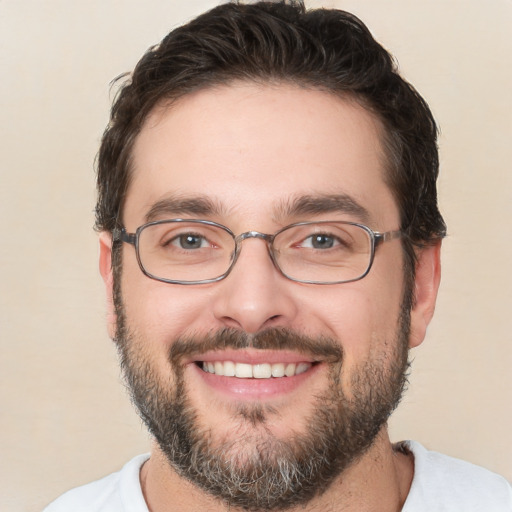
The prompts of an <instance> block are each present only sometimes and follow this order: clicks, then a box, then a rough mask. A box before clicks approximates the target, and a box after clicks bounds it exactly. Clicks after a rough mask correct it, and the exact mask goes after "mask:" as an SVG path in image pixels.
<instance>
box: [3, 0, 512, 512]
mask: <svg viewBox="0 0 512 512" xmlns="http://www.w3.org/2000/svg"><path fill="white" fill-rule="evenodd" d="M217 3H218V2H215V1H211V0H202V1H195V0H191V1H187V2H185V1H172V0H144V1H143V0H124V1H120V0H87V1H86V0H77V1H73V2H69V1H67V0H1V1H0V73H1V74H0V77H1V79H0V119H1V122H0V130H1V131H0V162H1V166H0V173H1V179H0V219H1V220H2V231H1V241H0V347H1V355H0V400H1V402H0V403H1V412H0V414H1V416H0V443H1V447H0V454H1V455H0V482H1V483H0V486H1V491H0V509H1V510H2V511H8V512H32V511H38V510H41V508H42V507H43V506H44V505H45V504H46V503H48V502H49V501H51V500H52V499H53V498H55V497H56V496H57V495H58V494H60V493H62V492H63V491H65V490H67V489H68V488H70V487H72V486H76V485H79V484H82V483H85V482H88V481H90V480H93V479H96V478H99V477H101V476H103V475H105V474H107V473H109V472H111V471H114V470H117V469H118V468H119V467H120V466H122V464H123V463H124V462H125V461H127V460H128V459H129V458H130V457H132V456H133V455H135V454H137V453H140V452H144V451H147V449H148V438H147V434H146V433H145V430H144V428H143V427H142V426H141V422H140V420H139V419H138V417H137V416H136V414H135V412H133V410H132V407H131V405H130V403H129V399H128V397H127V393H126V391H125V389H124V386H123V384H122V379H121V378H120V372H119V370H118V366H117V357H116V353H115V349H114V347H113V344H112V343H111V342H110V340H109V339H108V336H107V333H106V328H105V308H104V294H103V287H102V283H101V280H100V277H99V274H98V271H97V256H98V249H97V235H96V234H95V233H94V232H93V229H92V225H93V208H94V202H95V190H94V172H93V163H94V158H95V154H96V151H97V148H98V144H99V140H100V137H101V133H102V131H103V128H104V126H105V124H106V122H107V115H108V109H109V105H110V102H111V99H112V95H113V92H110V90H109V82H110V81H111V80H112V79H113V78H114V77H115V76H117V75H119V74H120V73H123V72H125V71H129V70H131V69H132V68H133V66H134V65H135V63H136V62H137V60H138V59H139V57H140V56H141V55H142V53H143V52H144V51H145V50H146V49H147V48H148V47H149V46H150V45H152V44H154V43H156V42H158V41H159V40H160V39H161V38H162V37H163V36H164V35H165V34H167V32H168V31H169V30H170V29H171V28H173V27H174V26H176V25H179V24H181V23H182V22H183V21H185V20H188V19H190V18H192V17H193V16H195V15H197V14H199V13H200V12H202V11H204V10H206V9H207V8H209V7H212V6H214V5H216V4H217ZM308 5H309V6H311V7H317V6H320V5H323V6H325V7H333V6H335V7H339V8H343V9H346V10H349V11H352V12H354V13H355V14H356V15H358V16H359V17H361V18H362V19H363V21H365V22H366V23H367V24H368V26H369V27H370V29H371V30H372V32H373V33H374V35H375V36H376V37H377V39H378V40H379V41H380V42H381V43H382V44H383V45H384V46H385V47H386V48H388V49H389V50H390V51H391V52H392V53H393V54H394V55H395V57H396V58H397V60H398V61H399V63H400V68H401V70H402V72H403V74H404V76H405V77H406V78H407V79H408V80H409V81H411V82H412V83H413V84H414V85H415V86H416V87H417V88H418V90H419V91H420V92H421V93H422V95H423V96H424V97H425V98H426V100H427V101H428V102H429V104H430V105H431V107H432V110H433V112H434V115H435V116H436V118H437V120H438V122H439V124H440V127H441V138H440V150H441V164H442V166H441V178H440V180H439V190H440V204H441V209H442V211H443V212H444V215H445V218H446V221H447V223H448V230H449V236H448V238H447V239H446V240H445V242H444V249H443V279H442V284H441V290H440V294H439V300H438V306H437V312H436V315H435V318H434V321H433V323H432V325H431V327H430V329H429V332H428V335H427V339H426V340H425V343H424V344H423V345H422V346H421V347H419V348H418V349H415V350H414V354H413V357H414V359H415V361H414V364H413V369H412V376H411V379H410V386H409V391H408V394H407V395H406V397H405V398H404V400H403V402H402V404H401V406H400V408H399V409H398V411H397V412H396V413H395V415H394V416H393V418H392V421H391V433H392V438H393V439H394V440H400V439H405V438H412V439H417V440H419V441H421V442H422V443H424V444H425V445H426V446H427V447H428V448H430V449H435V450H438V451H442V452H445V453H448V454H450V455H453V456H457V457H461V458H464V459H467V460H469V461H472V462H474V463H477V464H480V465H484V466H486V467H488V468H490V469H492V470H494V471H497V472H499V473H502V474H503V475H505V476H506V477H507V478H508V479H512V412H511V404H512V391H511V390H512V372H511V367H512V334H511V333H512V329H511V318H512V278H511V274H512V272H511V262H512V237H511V228H512V221H511V219H512V173H511V171H510V169H511V162H512V142H511V141H512V94H511V91H512V66H511V60H510V59H511V57H510V56H511V55H512V38H511V35H510V27H511V26H512V1H510V0H489V1H486V2H482V1H481V0H430V1H425V0H389V1H383V0H364V1H363V0H360V1H357V0H339V1H330V2H323V3H321V2H317V1H310V2H308Z"/></svg>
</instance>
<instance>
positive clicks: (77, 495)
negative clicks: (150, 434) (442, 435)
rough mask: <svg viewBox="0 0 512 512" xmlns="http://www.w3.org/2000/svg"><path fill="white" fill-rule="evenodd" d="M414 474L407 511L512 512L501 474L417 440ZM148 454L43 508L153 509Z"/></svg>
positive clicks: (66, 511) (67, 511) (53, 511)
mask: <svg viewBox="0 0 512 512" xmlns="http://www.w3.org/2000/svg"><path fill="white" fill-rule="evenodd" d="M405 446H406V447H407V448H408V449H409V450H410V451H411V452H412V453H413V455H414V478H413V481H412V485H411V489H410V491H409V495H408V496H407V500H406V502H405V505H404V507H403V508H402V512H458V511H460V512H512V487H511V485H510V484H509V483H508V482H507V481H506V480H505V479H504V478H503V477H501V476H499V475H497V474H495V473H492V472H491V471H488V470H487V469H484V468H481V467H479V466H475V465H473V464H470V463H468V462H464V461H462V460H458V459H454V458H452V457H448V456H446V455H442V454H440V453H436V452H430V451H428V450H426V449H425V448H424V447H423V446H422V445H421V444H419V443H417V442H415V441H406V443H405ZM148 458H149V455H147V454H146V455H139V456H138V457H135V458H134V459H132V460H131V461H130V462H128V463H127V464H126V465H125V466H124V467H123V469H122V470H121V471H119V472H117V473H113V474H111V475H109V476H107V477H105V478H103V479H101V480H98V481H96V482H92V483H90V484H87V485H84V486H83V487H78V488H76V489H72V490H71V491H68V492H67V493H65V494H63V495H62V496H61V497H60V498H58V499H57V500H56V501H54V502H53V503H52V504H50V505H48V507H47V508H45V509H44V511H43V512H148V508H147V505H146V502H145V501H144V496H143V495H142V489H141V487H140V480H139V473H140V468H141V466H142V464H143V463H144V462H145V461H146V460H147V459H148Z"/></svg>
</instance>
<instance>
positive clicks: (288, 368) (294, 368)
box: [196, 361, 316, 379]
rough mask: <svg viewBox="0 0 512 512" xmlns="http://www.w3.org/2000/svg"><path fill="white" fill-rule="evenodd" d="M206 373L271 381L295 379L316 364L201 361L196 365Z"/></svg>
mask: <svg viewBox="0 0 512 512" xmlns="http://www.w3.org/2000/svg"><path fill="white" fill-rule="evenodd" d="M196 364H197V365H198V366H199V368H201V369H202V370H203V371H204V372H206V373H211V374H214V375H219V376H223V377H234V378H238V379H271V378H284V377H294V376H295V375H300V374H302V373H305V372H307V371H308V370H309V369H311V368H312V367H313V366H314V365H315V364H316V363H309V362H302V363H260V364H247V363H235V362H233V361H200V362H197V363H196Z"/></svg>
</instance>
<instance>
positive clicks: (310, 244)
mask: <svg viewBox="0 0 512 512" xmlns="http://www.w3.org/2000/svg"><path fill="white" fill-rule="evenodd" d="M335 245H339V240H338V239H337V238H336V237H334V236H330V235H326V234H322V233H318V234H315V235H311V236H308V237H307V238H305V239H304V240H303V241H302V242H301V244H300V246H301V247H307V248H310V249H332V248H333V247H334V246H335Z"/></svg>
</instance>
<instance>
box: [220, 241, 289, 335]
mask: <svg viewBox="0 0 512 512" xmlns="http://www.w3.org/2000/svg"><path fill="white" fill-rule="evenodd" d="M261 238H263V237H251V238H250V239H247V240H244V242H243V247H242V249H241V251H240V254H239V256H238V260H237V262H236V264H235V266H234V267H233V269H232V270H231V272H230V274H229V275H228V276H227V277H226V278H225V279H223V280H222V281H220V282H218V283H216V287H217V294H216V296H215V299H214V307H213V313H214V315H215V318H216V319H217V321H219V322H221V323H222V324H223V325H224V326H225V327H233V328H236V329H241V330H243V331H245V332H248V333H256V332H259V331H261V330H263V329H265V328H269V327H290V324H291V323H292V322H293V320H294V318H295V317H296V315H297V302H296V297H295V294H294V293H293V291H294V290H293V288H294V287H296V286H297V283H293V282H292V281H290V280H289V279H287V278H285V277H284V276H283V275H282V274H281V273H280V272H279V270H278V269H277V268H276V267H275V266H274V263H273V262H272V259H271V258H270V255H269V252H268V246H267V243H266V241H265V240H262V239H261Z"/></svg>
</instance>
